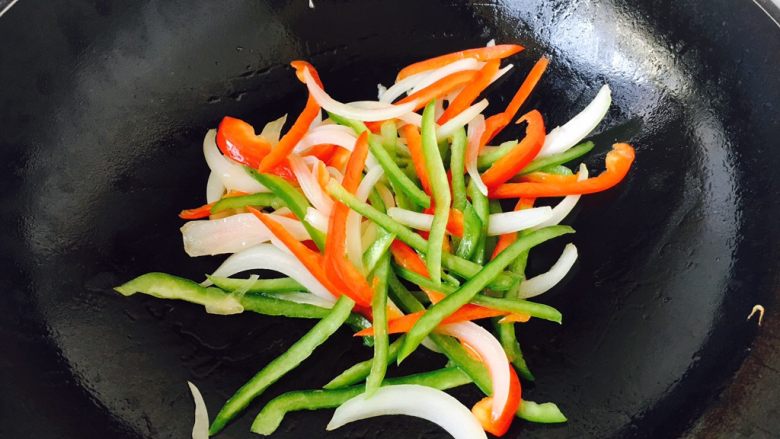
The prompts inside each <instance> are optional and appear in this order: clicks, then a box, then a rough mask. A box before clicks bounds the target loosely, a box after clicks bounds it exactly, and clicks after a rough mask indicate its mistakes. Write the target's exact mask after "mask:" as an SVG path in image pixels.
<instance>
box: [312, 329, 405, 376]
mask: <svg viewBox="0 0 780 439" xmlns="http://www.w3.org/2000/svg"><path fill="white" fill-rule="evenodd" d="M402 339H403V336H401V337H400V338H398V339H397V340H396V341H394V342H392V343H390V346H388V349H387V358H386V361H387V364H390V363H392V362H393V361H395V359H396V356H397V355H398V349H399V348H400V347H401V340H402ZM373 363H374V359H373V358H369V359H368V360H365V361H361V362H359V363H355V364H354V365H353V366H351V367H349V368H348V369H347V370H345V371H344V372H341V373H340V374H339V375H338V376H336V377H335V378H333V379H332V380H330V381H328V383H327V384H325V385H324V386H322V388H323V389H341V388H343V387H347V386H351V385H353V384H355V383H359V382H361V381H363V380H364V379H366V377H367V376H368V374H369V373H371V369H372V366H373Z"/></svg>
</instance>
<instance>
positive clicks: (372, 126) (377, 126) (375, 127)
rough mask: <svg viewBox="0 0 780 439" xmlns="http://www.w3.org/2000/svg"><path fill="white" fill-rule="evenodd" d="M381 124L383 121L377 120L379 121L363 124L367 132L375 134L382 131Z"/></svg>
mask: <svg viewBox="0 0 780 439" xmlns="http://www.w3.org/2000/svg"><path fill="white" fill-rule="evenodd" d="M382 122H384V121H381V120H379V121H369V122H364V123H365V124H366V128H368V130H369V131H371V132H372V133H374V134H376V133H378V132H380V131H381V130H382Z"/></svg>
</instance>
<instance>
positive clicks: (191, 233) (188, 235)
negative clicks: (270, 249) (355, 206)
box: [181, 213, 309, 257]
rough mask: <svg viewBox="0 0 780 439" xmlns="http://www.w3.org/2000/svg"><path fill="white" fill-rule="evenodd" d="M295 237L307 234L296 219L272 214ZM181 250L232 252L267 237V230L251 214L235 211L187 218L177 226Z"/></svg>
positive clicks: (302, 238) (193, 253) (191, 252)
mask: <svg viewBox="0 0 780 439" xmlns="http://www.w3.org/2000/svg"><path fill="white" fill-rule="evenodd" d="M274 219H275V220H277V221H279V223H281V224H283V225H284V228H285V229H287V230H288V231H289V232H290V233H292V235H293V236H294V237H295V239H297V240H299V241H305V240H307V239H309V234H308V233H307V232H306V229H305V228H304V227H303V224H301V222H300V221H298V220H294V219H292V218H286V217H283V216H276V215H274ZM181 236H182V241H183V243H184V251H185V252H186V253H187V254H188V255H189V256H192V257H196V256H205V255H219V254H224V253H236V252H240V251H241V250H245V249H247V248H250V247H254V246H255V245H257V244H260V243H261V242H266V241H268V240H269V239H271V233H270V231H269V230H268V229H267V228H266V227H265V225H263V223H262V222H261V221H260V220H259V219H257V217H256V216H254V215H253V214H251V213H239V214H236V215H231V216H228V217H225V218H220V219H215V220H198V221H188V222H186V223H185V224H184V225H183V226H182V227H181Z"/></svg>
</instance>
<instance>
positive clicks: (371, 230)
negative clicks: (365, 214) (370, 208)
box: [360, 221, 379, 253]
mask: <svg viewBox="0 0 780 439" xmlns="http://www.w3.org/2000/svg"><path fill="white" fill-rule="evenodd" d="M362 228H363V231H362V232H361V234H360V243H361V244H362V246H361V250H362V252H363V253H365V252H366V250H368V248H369V247H371V244H373V243H374V241H376V237H377V235H378V234H379V228H378V227H377V225H376V224H374V222H373V221H364V222H363V226H362Z"/></svg>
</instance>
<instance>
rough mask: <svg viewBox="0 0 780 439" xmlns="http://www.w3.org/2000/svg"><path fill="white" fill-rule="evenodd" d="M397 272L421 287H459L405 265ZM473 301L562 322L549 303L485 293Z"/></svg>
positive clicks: (450, 290) (441, 289)
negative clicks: (419, 272)
mask: <svg viewBox="0 0 780 439" xmlns="http://www.w3.org/2000/svg"><path fill="white" fill-rule="evenodd" d="M396 272H397V273H398V276H400V277H401V278H402V279H406V280H408V281H409V282H412V283H414V284H417V285H418V286H419V287H420V288H425V289H430V290H434V291H438V292H440V293H444V294H447V295H450V294H454V293H455V292H457V291H458V290H457V288H452V287H450V286H449V285H434V284H433V282H431V280H430V279H428V278H426V277H425V276H421V275H419V274H417V273H415V272H413V271H410V270H407V269H405V268H403V267H396ZM471 303H472V304H474V305H481V306H485V307H487V308H491V309H496V310H499V311H506V312H508V313H518V314H528V315H530V316H531V317H536V318H538V319H542V320H549V321H551V322H555V323H561V320H562V318H563V316H562V315H561V313H560V311H558V310H557V309H555V308H553V307H551V306H549V305H545V304H542V303H537V302H531V301H528V300H523V299H501V298H497V297H490V296H486V295H484V294H477V295H476V296H474V297H473V298H472V300H471Z"/></svg>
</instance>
